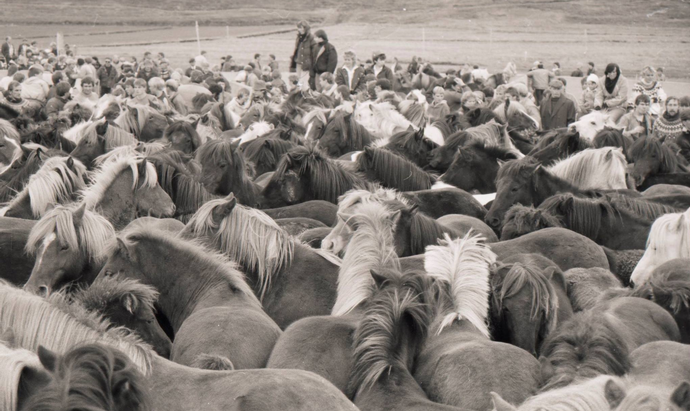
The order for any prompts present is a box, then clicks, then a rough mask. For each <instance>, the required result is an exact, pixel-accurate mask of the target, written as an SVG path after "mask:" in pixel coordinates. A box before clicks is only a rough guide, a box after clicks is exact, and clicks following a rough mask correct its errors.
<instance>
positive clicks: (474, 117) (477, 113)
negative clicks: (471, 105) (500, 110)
mask: <svg viewBox="0 0 690 411" xmlns="http://www.w3.org/2000/svg"><path fill="white" fill-rule="evenodd" d="M465 117H467V119H468V120H469V122H470V124H471V126H472V127H478V126H480V125H482V124H487V123H489V122H490V121H491V120H496V119H497V117H496V114H494V112H493V111H492V110H491V109H489V108H487V107H478V108H475V109H472V110H470V111H469V112H468V113H467V114H466V115H465Z"/></svg>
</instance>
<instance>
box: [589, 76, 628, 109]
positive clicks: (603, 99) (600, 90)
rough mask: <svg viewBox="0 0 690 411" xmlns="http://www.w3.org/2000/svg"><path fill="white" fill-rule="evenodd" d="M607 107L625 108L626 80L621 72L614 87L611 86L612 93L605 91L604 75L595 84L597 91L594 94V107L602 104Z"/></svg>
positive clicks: (626, 100)
mask: <svg viewBox="0 0 690 411" xmlns="http://www.w3.org/2000/svg"><path fill="white" fill-rule="evenodd" d="M604 103H606V105H607V106H608V107H609V108H613V107H621V108H625V106H626V104H628V80H627V79H626V78H625V77H623V75H622V74H620V75H619V77H618V82H617V83H616V87H614V88H613V93H609V92H608V91H606V76H603V77H601V78H600V79H599V84H598V86H597V93H596V95H595V96H594V107H602V108H603V104H604Z"/></svg>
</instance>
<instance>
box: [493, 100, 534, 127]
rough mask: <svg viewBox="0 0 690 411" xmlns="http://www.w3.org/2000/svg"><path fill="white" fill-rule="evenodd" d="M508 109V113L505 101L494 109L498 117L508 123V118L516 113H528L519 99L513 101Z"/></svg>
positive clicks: (502, 121) (500, 120)
mask: <svg viewBox="0 0 690 411" xmlns="http://www.w3.org/2000/svg"><path fill="white" fill-rule="evenodd" d="M507 111H508V112H507V113H506V106H505V103H501V104H499V105H498V106H497V107H496V108H495V109H494V110H493V113H494V115H495V116H496V119H497V120H498V121H499V122H501V123H503V124H505V123H507V122H508V119H509V118H510V117H512V116H513V115H514V114H516V113H522V114H526V115H527V109H525V106H523V105H522V104H520V102H518V101H511V102H510V104H509V105H508V110H507ZM506 114H507V116H506ZM528 116H529V115H528ZM530 118H531V117H530Z"/></svg>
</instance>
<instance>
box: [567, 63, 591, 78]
mask: <svg viewBox="0 0 690 411" xmlns="http://www.w3.org/2000/svg"><path fill="white" fill-rule="evenodd" d="M584 76H585V73H583V72H582V69H581V68H580V66H579V65H578V66H577V67H575V70H573V71H572V72H571V73H570V77H584ZM595 76H596V74H595Z"/></svg>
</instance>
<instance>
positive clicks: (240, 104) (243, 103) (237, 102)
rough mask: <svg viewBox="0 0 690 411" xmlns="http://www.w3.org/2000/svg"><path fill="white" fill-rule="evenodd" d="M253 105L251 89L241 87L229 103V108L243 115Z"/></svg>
mask: <svg viewBox="0 0 690 411" xmlns="http://www.w3.org/2000/svg"><path fill="white" fill-rule="evenodd" d="M251 105H252V99H251V92H250V90H249V89H246V88H244V87H243V88H241V89H239V90H238V91H237V95H236V96H235V98H233V99H232V100H231V101H230V102H229V103H228V106H227V108H228V110H230V111H232V112H233V113H235V114H237V115H238V116H240V117H242V116H243V115H244V114H245V113H246V112H247V110H248V109H249V107H251Z"/></svg>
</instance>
